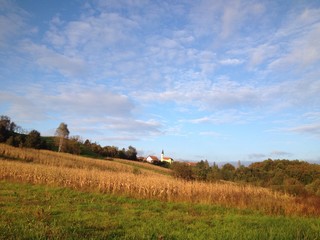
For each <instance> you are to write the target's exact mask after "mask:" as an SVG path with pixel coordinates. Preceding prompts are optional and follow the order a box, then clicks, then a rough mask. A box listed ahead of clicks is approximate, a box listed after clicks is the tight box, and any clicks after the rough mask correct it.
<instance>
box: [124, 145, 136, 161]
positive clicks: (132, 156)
mask: <svg viewBox="0 0 320 240" xmlns="http://www.w3.org/2000/svg"><path fill="white" fill-rule="evenodd" d="M137 154H138V153H137V150H136V149H135V148H134V147H132V146H129V147H128V150H127V151H126V158H127V159H129V160H137Z"/></svg>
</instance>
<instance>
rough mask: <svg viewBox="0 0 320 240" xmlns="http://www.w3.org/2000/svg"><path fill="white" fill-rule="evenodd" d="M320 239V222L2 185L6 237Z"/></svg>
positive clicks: (1, 234)
mask: <svg viewBox="0 0 320 240" xmlns="http://www.w3.org/2000/svg"><path fill="white" fill-rule="evenodd" d="M50 238H51V239H320V219H319V218H318V219H316V218H296V217H281V216H277V217H276V216H275V217H272V216H265V215H261V214H257V213H255V212H253V211H248V210H235V209H226V208H221V207H217V206H209V205H194V204H186V203H164V202H160V201H155V200H152V201H151V200H136V199H132V198H125V197H116V196H111V195H107V194H99V193H84V192H80V191H75V190H70V189H66V188H57V187H48V186H43V185H30V184H21V183H19V184H18V183H11V182H7V181H1V182H0V239H50Z"/></svg>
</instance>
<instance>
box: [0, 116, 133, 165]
mask: <svg viewBox="0 0 320 240" xmlns="http://www.w3.org/2000/svg"><path fill="white" fill-rule="evenodd" d="M61 127H64V128H63V129H61ZM61 130H62V131H61ZM62 138H63V141H61V140H62ZM62 142H63V145H62ZM0 143H6V144H8V145H11V146H14V147H27V148H35V149H47V150H52V151H58V150H60V149H61V151H62V152H66V153H71V154H78V155H83V156H89V157H95V158H106V157H111V158H123V159H128V160H137V150H136V149H135V148H134V147H132V146H129V147H128V148H127V149H125V148H122V149H119V148H118V147H115V146H104V147H102V146H101V145H100V144H98V143H96V142H91V141H90V140H88V139H87V140H85V141H83V140H82V139H81V137H80V136H69V130H68V129H67V125H66V124H64V123H61V124H60V126H57V131H56V134H55V136H50V137H47V136H46V137H43V136H41V134H40V132H39V131H37V130H32V131H30V132H27V131H26V130H24V129H23V128H22V127H20V126H18V125H17V124H15V123H14V122H13V121H12V120H11V119H10V117H8V116H0ZM61 145H62V146H61Z"/></svg>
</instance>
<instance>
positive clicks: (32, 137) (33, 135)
mask: <svg viewBox="0 0 320 240" xmlns="http://www.w3.org/2000/svg"><path fill="white" fill-rule="evenodd" d="M25 146H26V147H28V148H36V149H40V148H41V135H40V133H39V132H38V131H37V130H32V131H31V132H30V133H29V134H28V135H27V138H26V142H25Z"/></svg>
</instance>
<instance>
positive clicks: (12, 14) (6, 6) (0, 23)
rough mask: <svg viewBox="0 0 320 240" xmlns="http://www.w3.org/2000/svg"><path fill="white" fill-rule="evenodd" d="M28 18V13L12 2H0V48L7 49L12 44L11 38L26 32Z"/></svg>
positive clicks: (2, 0) (5, 0) (3, 0)
mask: <svg viewBox="0 0 320 240" xmlns="http://www.w3.org/2000/svg"><path fill="white" fill-rule="evenodd" d="M28 16H29V15H28V13H27V12H26V11H24V10H23V9H21V8H19V7H18V6H17V5H16V4H15V3H14V2H12V1H7V0H1V1H0V48H8V47H9V46H10V45H11V44H12V41H13V37H16V36H19V35H20V34H21V33H25V32H26V29H27V28H26V19H27V17H28ZM29 30H30V29H29Z"/></svg>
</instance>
